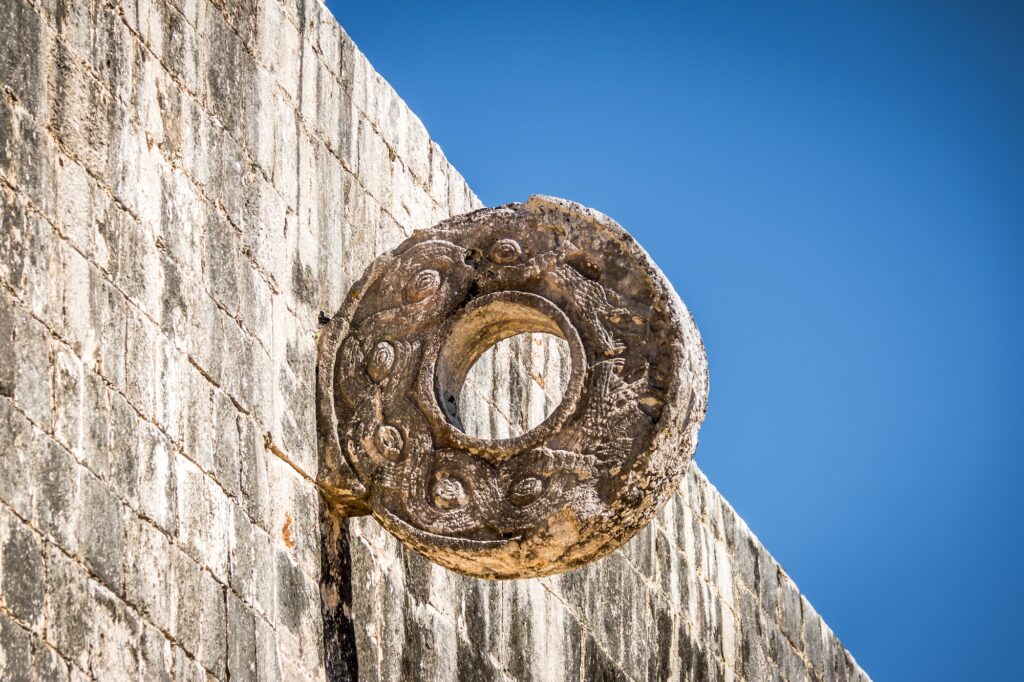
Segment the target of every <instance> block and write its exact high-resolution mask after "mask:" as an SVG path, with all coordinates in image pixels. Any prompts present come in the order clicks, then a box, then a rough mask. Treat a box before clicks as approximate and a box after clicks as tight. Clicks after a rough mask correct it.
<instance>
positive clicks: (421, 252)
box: [317, 196, 708, 578]
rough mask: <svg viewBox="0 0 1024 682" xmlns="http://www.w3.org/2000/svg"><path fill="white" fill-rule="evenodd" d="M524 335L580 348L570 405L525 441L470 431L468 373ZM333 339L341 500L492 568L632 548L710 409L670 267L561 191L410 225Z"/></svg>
mask: <svg viewBox="0 0 1024 682" xmlns="http://www.w3.org/2000/svg"><path fill="white" fill-rule="evenodd" d="M525 332H546V333H548V334H552V335H555V336H558V337H561V338H562V339H564V340H565V341H566V343H567V344H568V347H569V359H570V364H571V370H570V375H569V381H568V386H567V387H566V389H565V391H564V393H563V396H562V402H561V404H559V406H558V407H557V408H555V410H554V411H553V412H552V413H551V414H550V415H549V416H548V418H547V419H546V420H544V421H543V422H542V423H541V424H539V425H538V426H537V427H535V428H533V429H531V430H529V431H527V432H526V433H523V434H522V435H519V436H515V437H512V438H504V439H496V440H487V439H483V438H477V437H474V436H471V435H469V434H467V433H466V432H464V431H463V430H462V428H461V422H460V421H459V413H458V403H457V401H458V397H459V394H460V391H461V388H462V384H463V382H464V381H465V378H466V375H467V373H468V372H469V370H470V368H471V367H472V366H473V364H474V363H475V362H476V360H477V359H478V358H479V357H480V356H481V355H482V354H483V353H484V352H485V351H486V350H487V349H488V348H490V347H492V346H493V345H494V344H496V343H497V342H499V341H501V340H502V339H505V338H508V337H510V336H514V335H517V334H521V333H525ZM319 344H320V346H319V359H318V367H317V371H318V376H317V401H318V402H317V412H318V414H317V417H318V431H319V439H320V474H319V484H320V487H321V489H322V491H323V492H324V495H325V498H326V500H327V502H328V503H329V504H330V505H332V507H333V508H334V509H335V510H336V511H337V512H338V513H341V514H345V515H354V514H367V513H371V514H373V515H374V516H375V517H376V518H377V520H378V521H380V523H381V524H382V525H383V526H384V527H385V528H386V529H387V530H388V531H390V532H391V533H392V534H394V535H395V536H396V537H398V538H399V539H400V540H401V541H403V542H404V543H405V544H407V545H408V546H410V547H412V548H413V549H415V550H416V551H418V552H420V553H422V554H424V555H425V556H427V557H428V558H430V559H432V560H433V561H435V562H437V563H439V564H441V565H443V566H446V567H448V568H451V569H453V570H455V571H459V572H461V573H465V574H469V575H474V576H479V577H487V578H520V577H536V576H542V575H547V574H551V573H557V572H560V571H565V570H569V569H572V568H575V567H577V566H580V565H582V564H584V563H586V562H588V561H591V560H593V559H596V558H598V557H601V556H603V555H605V554H607V553H608V552H610V551H612V550H614V549H615V548H617V547H619V546H620V545H622V544H623V543H624V542H625V541H626V540H628V539H629V538H630V537H632V536H633V535H634V534H635V533H636V532H637V531H639V530H640V529H641V528H643V526H644V525H646V523H647V522H648V521H649V520H650V519H651V518H652V517H653V515H654V514H655V513H656V512H657V511H658V510H659V509H660V508H661V507H662V505H663V504H664V503H665V502H666V501H667V500H668V498H669V497H670V496H671V494H672V493H673V491H674V490H675V488H676V485H677V483H678V481H679V478H680V477H681V476H682V474H683V473H684V472H685V470H686V466H687V464H688V463H689V461H690V459H691V458H692V456H693V452H694V449H695V448H696V444H697V430H698V428H699V427H700V424H701V422H702V420H703V418H704V412H705V409H706V405H707V395H708V377H707V361H706V359H705V355H704V347H703V345H702V343H701V340H700V336H699V334H698V332H697V328H696V325H695V324H694V323H693V319H692V318H691V316H690V314H689V313H688V312H687V310H686V308H685V307H684V306H683V303H682V301H680V300H679V297H678V296H677V295H676V293H675V292H674V291H673V289H672V287H671V286H670V285H669V283H668V282H667V281H666V279H665V277H664V275H662V273H661V271H660V270H659V269H658V267H657V266H656V265H655V264H654V263H653V262H652V261H651V259H650V257H649V256H648V255H647V253H646V252H645V251H644V250H643V249H642V248H641V247H640V246H639V245H638V244H637V243H636V241H635V240H634V239H633V238H632V237H630V236H629V234H628V233H626V231H625V230H623V229H622V228H621V227H620V226H619V225H618V224H617V223H615V222H614V221H613V220H611V219H610V218H608V217H606V216H604V215H602V214H600V213H598V212H596V211H593V210H590V209H587V208H585V207H583V206H580V205H579V204H575V203H572V202H569V201H565V200H562V199H554V198H551V197H541V196H534V197H531V198H530V200H529V201H528V202H527V203H525V204H509V205H507V206H501V207H498V208H493V209H482V210H479V211H475V212H473V213H469V214H466V215H463V216H459V217H456V218H452V219H450V220H447V221H445V222H442V223H440V224H439V225H437V226H435V227H434V228H432V229H430V230H423V231H419V232H416V233H415V234H413V236H412V237H410V238H409V239H407V240H406V241H405V242H403V243H402V244H401V245H399V246H398V248H396V249H395V250H393V251H391V252H390V253H388V254H385V255H383V256H381V257H379V258H377V259H376V260H375V261H374V262H373V263H372V264H371V265H370V266H369V268H368V269H367V271H366V273H365V275H364V276H363V278H362V279H361V280H360V281H359V282H357V283H356V284H355V285H354V286H353V287H352V289H351V290H350V291H349V294H348V297H347V298H346V300H345V303H344V304H343V305H342V307H341V309H340V310H339V311H338V313H337V315H335V316H334V318H332V320H331V321H330V322H329V323H328V325H327V326H326V327H325V328H324V330H323V331H322V334H321V337H320V341H319Z"/></svg>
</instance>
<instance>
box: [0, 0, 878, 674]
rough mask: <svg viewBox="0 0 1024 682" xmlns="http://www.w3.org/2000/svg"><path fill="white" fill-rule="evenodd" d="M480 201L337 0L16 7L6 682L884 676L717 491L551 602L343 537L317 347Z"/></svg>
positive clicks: (388, 542)
mask: <svg viewBox="0 0 1024 682" xmlns="http://www.w3.org/2000/svg"><path fill="white" fill-rule="evenodd" d="M440 77H446V76H444V75H441V76H440ZM478 208H480V202H479V201H478V200H477V198H476V197H475V195H474V194H473V192H472V191H471V190H470V188H469V186H468V185H467V183H466V182H465V180H464V179H463V178H462V177H461V175H460V174H459V173H458V171H457V170H456V169H454V168H453V167H452V166H451V164H449V163H448V161H447V160H446V159H445V157H444V154H443V152H442V151H441V149H440V147H438V146H437V144H435V143H433V142H431V141H430V139H429V136H428V135H427V132H426V130H425V129H424V127H423V125H422V123H421V122H420V121H419V120H418V119H417V117H416V116H415V114H413V113H412V112H411V111H409V110H408V108H407V107H406V106H405V105H404V103H403V102H402V101H401V99H400V98H399V97H398V96H397V94H396V93H395V92H394V91H393V90H392V89H391V88H390V86H389V85H388V84H387V83H386V82H385V81H384V80H383V79H382V78H381V77H380V76H379V75H378V74H377V73H376V72H375V71H374V70H373V68H372V67H371V66H370V65H369V63H368V62H367V60H366V59H365V57H364V56H363V55H362V54H361V53H360V52H359V50H358V49H357V48H356V46H355V45H354V44H353V43H352V41H351V40H350V39H349V38H348V36H347V35H345V33H344V32H343V31H342V30H341V28H340V27H339V26H338V25H337V23H336V22H335V21H334V20H333V18H331V17H330V15H329V13H328V12H327V10H326V9H325V8H324V7H323V5H322V4H321V3H320V2H319V0H305V1H304V2H298V1H293V0H244V1H242V0H137V1H133V2H124V1H123V0H111V1H108V2H103V1H101V0H81V1H77V0H76V1H75V2H68V1H67V0H0V678H2V679H5V680H6V679H15V680H16V679H45V680H88V679H136V678H139V679H145V680H171V679H180V680H196V681H197V682H205V681H207V680H212V679H228V678H231V679H247V678H250V677H252V676H255V678H256V679H259V680H309V679H314V680H315V679H325V678H326V679H332V680H333V679H346V678H345V677H344V675H347V676H348V679H389V680H398V679H409V678H410V677H411V676H412V675H414V674H418V675H420V676H421V677H422V678H427V679H431V678H432V679H451V678H453V677H461V678H463V679H507V680H511V679H522V680H529V679H559V680H562V679H567V680H573V679H587V680H589V679H601V678H602V677H604V678H605V679H631V680H640V679H654V678H663V677H667V678H674V679H692V680H707V679H712V680H715V679H745V678H744V675H743V669H744V668H743V661H744V652H743V650H742V643H743V642H745V641H747V640H748V639H750V638H751V637H753V638H754V639H755V641H758V642H759V644H760V647H761V648H762V649H763V650H764V652H765V657H764V659H763V662H764V664H765V666H767V667H766V669H767V670H768V671H769V673H770V674H772V675H775V676H777V677H780V678H785V679H858V680H859V679H866V678H865V676H864V675H863V672H862V671H860V669H859V668H857V666H856V663H855V662H853V660H852V658H850V657H849V656H848V655H847V654H846V652H845V650H844V649H843V647H842V645H841V644H839V642H838V640H837V639H836V638H835V635H834V634H833V633H832V631H831V630H829V629H828V628H827V626H824V625H823V624H822V623H821V621H820V618H819V617H818V616H817V614H816V613H815V612H814V611H813V609H812V608H811V607H810V604H809V603H808V602H806V601H805V600H803V599H802V598H801V597H800V595H799V592H798V591H797V590H796V587H795V585H792V583H791V581H789V579H788V577H786V576H785V575H784V573H781V572H779V571H778V569H776V573H775V576H776V577H777V578H778V582H777V588H778V593H777V598H776V599H775V600H774V601H770V600H771V599H772V597H771V593H770V591H769V590H770V588H771V584H770V583H769V582H766V581H765V580H763V578H766V577H767V576H768V574H769V573H768V572H763V573H762V572H760V566H774V564H773V562H770V561H768V558H767V554H765V553H764V552H763V550H762V549H759V543H758V542H757V540H756V539H755V538H754V537H753V535H751V534H750V531H749V530H748V529H747V528H746V526H745V524H743V522H742V520H740V519H738V518H737V517H735V515H734V514H733V512H732V510H731V509H730V508H729V507H728V505H727V504H725V503H724V502H722V501H721V500H720V497H719V496H718V494H717V493H716V492H715V491H714V489H713V488H711V486H710V485H709V484H708V483H707V481H705V480H704V479H703V477H702V476H701V475H700V472H699V471H698V470H697V468H696V467H695V466H692V465H691V466H690V467H689V470H688V472H687V474H686V475H685V477H684V479H683V484H682V486H681V487H680V488H679V490H678V492H677V493H676V494H675V495H674V496H673V497H672V498H671V499H670V500H669V502H668V503H667V504H666V505H665V507H664V508H663V509H662V511H661V512H660V513H659V514H657V515H656V516H655V518H654V520H653V521H652V522H651V523H650V524H649V525H648V526H647V528H646V529H644V530H643V531H641V532H640V533H638V535H637V536H636V537H635V538H634V540H632V541H630V543H628V544H627V545H625V546H624V547H623V548H622V550H620V551H617V552H613V553H612V554H611V555H609V557H607V558H606V559H604V560H601V561H597V562H594V563H592V564H589V565H587V566H586V567H585V568H583V569H581V570H579V571H576V572H571V573H566V574H561V575H559V576H555V577H549V578H543V579H539V580H534V581H504V582H494V581H481V580H475V579H471V578H466V577H463V576H460V575H458V574H455V573H453V572H450V571H447V570H445V569H443V568H441V567H439V566H437V565H436V564H432V563H430V562H428V561H426V560H425V559H423V558H422V557H421V556H419V555H418V554H415V553H413V552H411V551H408V550H406V548H405V547H404V546H403V545H401V544H400V543H399V542H398V541H397V540H395V539H394V538H393V536H391V535H390V534H388V533H387V532H386V531H384V530H383V529H382V528H381V527H380V526H379V524H377V523H376V522H374V521H373V520H372V519H363V518H360V519H350V520H349V521H348V522H347V524H346V525H347V532H343V531H342V530H341V529H340V528H341V527H336V528H333V529H331V528H330V527H329V526H328V531H324V530H322V529H323V528H324V526H322V525H321V517H320V514H321V504H320V500H319V493H318V490H317V487H316V485H315V480H316V478H317V476H318V473H319V472H318V452H317V447H316V437H317V433H316V423H315V422H316V416H315V415H316V409H315V405H316V403H315V386H316V364H315V360H316V352H315V349H316V342H317V336H318V334H320V333H321V331H322V328H321V326H320V325H319V323H318V320H319V319H320V317H321V314H322V313H323V314H325V315H326V314H329V313H331V312H332V311H334V310H336V309H337V308H338V307H339V306H340V305H341V303H342V300H343V296H344V292H346V291H348V289H349V288H350V287H351V286H352V284H353V283H354V282H355V281H356V280H357V279H358V278H359V277H360V276H361V274H362V273H363V271H364V270H365V268H366V267H367V266H368V265H369V264H370V263H371V262H372V261H373V260H374V258H375V257H376V256H378V255H379V254H382V253H385V252H387V251H389V250H391V249H393V248H394V247H396V246H397V245H398V244H400V243H401V242H402V241H403V240H405V239H406V238H408V237H409V236H410V235H411V234H412V233H413V230H415V229H419V228H424V227H427V226H430V225H435V224H437V223H438V222H439V221H441V220H444V219H446V218H448V217H450V216H455V215H460V214H463V213H466V212H468V211H472V210H474V209H478ZM551 357H552V358H554V357H556V355H552V356H551ZM524 358H525V355H524V354H522V353H520V352H518V351H517V352H515V353H508V354H498V355H496V356H495V357H493V358H491V359H490V360H489V362H490V365H489V369H490V370H491V371H490V372H489V374H488V375H487V376H486V377H481V378H480V381H479V383H477V384H475V385H473V386H468V382H467V391H469V394H468V395H469V398H468V400H471V401H472V404H471V405H469V406H465V405H464V406H462V407H468V408H469V409H466V410H464V411H463V412H464V416H466V417H467V420H476V422H474V423H479V424H480V425H483V424H486V425H487V429H486V433H487V434H490V435H489V437H492V438H502V437H505V435H511V434H513V433H514V432H515V427H516V426H517V423H518V421H519V420H520V419H521V417H522V416H523V415H528V414H531V413H532V412H531V411H532V410H534V409H535V408H536V407H537V405H536V404H535V402H534V401H535V400H540V399H541V397H543V399H544V400H551V399H552V398H551V395H547V394H544V395H543V396H542V395H541V394H543V393H544V392H543V391H540V392H537V391H524V392H523V394H522V399H521V400H520V399H519V398H513V396H512V395H505V393H504V391H503V388H504V387H502V386H501V385H500V382H501V381H503V380H504V379H503V378H504V377H510V376H512V375H513V374H514V373H513V372H512V371H511V368H512V367H513V365H514V364H515V363H520V362H525V359H524ZM534 369H535V370H536V368H534ZM551 371H554V372H556V373H557V372H559V371H561V370H560V369H559V366H558V363H557V361H556V362H555V363H554V364H553V365H552V368H551ZM322 548H326V549H324V550H323V551H322ZM328 550H329V551H328ZM349 562H350V563H349ZM726 566H729V567H731V570H726V569H725V567H726ZM747 595H749V598H748V597H747ZM329 605H333V609H334V610H333V611H331V609H330V608H329ZM745 609H750V610H751V612H753V611H755V610H756V611H757V613H758V614H760V615H759V616H758V618H759V619H760V622H761V624H762V626H763V629H762V630H760V631H758V630H756V629H755V631H754V634H752V635H750V636H749V637H748V635H747V633H746V632H745V630H744V623H746V622H748V620H750V618H749V617H748V616H746V615H745ZM773 619H777V622H775V623H774V625H772V624H770V621H772V620H773ZM754 622H755V625H756V622H757V619H756V618H755V619H754ZM332 624H333V625H334V626H337V628H339V629H337V630H335V631H333V632H331V631H330V626H331V625H332ZM730 624H731V625H730ZM759 632H760V633H763V635H762V639H761V640H757V639H756V637H757V636H758V633H759ZM777 633H781V634H777ZM730 641H731V642H732V643H731V644H729V642H730ZM342 670H343V671H344V675H342V674H341V673H339V671H342Z"/></svg>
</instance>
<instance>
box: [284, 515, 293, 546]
mask: <svg viewBox="0 0 1024 682" xmlns="http://www.w3.org/2000/svg"><path fill="white" fill-rule="evenodd" d="M281 537H282V538H284V544H285V546H286V547H287V548H288V549H291V548H292V547H294V546H295V538H294V537H293V536H292V517H291V514H287V513H286V514H285V515H284V525H283V526H281Z"/></svg>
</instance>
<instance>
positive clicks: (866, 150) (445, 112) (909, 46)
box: [328, 0, 1024, 680]
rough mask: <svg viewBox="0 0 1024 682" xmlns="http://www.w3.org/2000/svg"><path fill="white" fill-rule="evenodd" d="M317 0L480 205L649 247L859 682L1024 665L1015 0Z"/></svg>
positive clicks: (793, 561) (720, 449) (749, 487)
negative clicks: (571, 220) (550, 205)
mask: <svg viewBox="0 0 1024 682" xmlns="http://www.w3.org/2000/svg"><path fill="white" fill-rule="evenodd" d="M328 5H329V6H331V7H332V9H333V10H334V12H335V14H336V16H338V18H339V20H340V21H341V23H342V25H343V26H345V28H346V29H347V30H348V32H349V33H350V35H352V37H353V38H354V39H355V41H356V43H357V44H358V45H359V46H360V48H361V49H362V50H363V51H364V52H365V53H366V55H367V56H368V57H369V58H370V60H371V61H372V62H373V64H374V65H375V66H376V68H377V69H378V71H380V72H381V73H382V74H383V75H384V77H385V78H387V79H388V80H389V81H390V82H391V83H392V84H393V85H394V86H395V88H396V89H397V90H398V92H399V94H400V95H401V96H402V97H403V98H404V99H405V100H406V102H408V103H409V105H410V106H411V107H412V109H413V110H414V111H416V112H417V113H418V114H419V116H420V117H421V118H422V119H423V121H424V123H425V124H426V126H427V128H428V130H429V131H430V132H431V134H432V135H433V137H434V138H435V139H436V140H438V142H439V143H440V144H441V146H442V147H443V148H444V150H445V152H446V154H447V155H448V158H449V159H451V161H452V162H453V163H454V164H455V166H456V167H457V168H459V169H460V170H461V171H462V173H463V174H464V175H465V176H466V178H467V179H468V180H469V183H470V185H471V186H472V187H473V188H474V189H475V190H476V192H477V193H478V194H479V196H480V197H481V199H483V201H484V202H485V203H486V204H488V205H495V204H501V203H505V202H508V201H518V200H524V199H526V197H527V196H528V195H529V194H531V193H544V194H554V195H558V196H563V197H567V198H570V199H573V200H576V201H579V202H582V203H584V204H587V205H590V206H593V207H595V208H598V209H600V210H602V211H604V212H605V213H607V214H609V215H611V216H612V217H613V218H615V219H616V220H618V221H619V222H621V223H622V224H623V225H624V226H625V227H626V229H628V230H629V231H631V232H632V233H633V234H634V235H635V236H636V237H637V239H639V241H640V242H641V243H642V244H643V245H644V246H645V247H646V248H647V249H648V251H650V253H651V254H652V255H653V257H654V259H655V261H657V262H658V264H659V265H661V267H662V268H663V269H664V270H665V272H666V274H667V275H668V277H669V279H671V281H672V282H673V284H674V285H675V287H676V289H677V290H678V291H679V292H680V294H681V295H682V297H683V299H684V300H685V301H686V302H687V304H688V305H689V306H690V308H691V310H692V311H693V313H694V315H695V316H696V319H697V323H698V325H699V326H700V330H701V332H702V334H703V336H704V341H705V343H706V345H707V349H708V355H709V359H710V366H711V400H710V409H709V412H708V418H707V422H706V424H705V426H704V429H703V430H702V432H701V443H700V448H699V450H698V452H697V461H698V462H699V463H700V466H701V468H703V470H704V471H705V472H706V473H707V475H708V477H709V478H710V479H711V481H712V482H713V483H714V484H715V485H716V486H717V487H718V488H719V489H720V490H721V491H722V492H723V493H724V494H725V496H726V497H727V498H728V499H729V500H730V502H731V503H732V504H733V506H734V507H735V508H736V509H737V511H738V512H739V513H740V514H741V515H742V516H743V517H744V518H745V519H746V520H747V522H748V523H749V524H750V526H751V528H752V529H753V530H754V532H755V533H757V534H758V536H760V538H761V539H762V540H763V541H764V543H765V544H766V545H767V547H768V548H769V549H770V550H771V552H772V553H773V554H774V555H775V556H776V557H777V558H778V559H779V561H780V562H781V564H782V565H783V566H784V567H785V568H786V570H787V571H788V572H789V573H790V575H792V576H793V578H794V579H795V580H796V581H797V584H798V585H800V587H801V589H802V590H803V591H804V592H805V593H806V594H807V595H808V597H809V599H810V600H811V601H812V603H813V604H814V605H815V606H816V607H817V608H818V610H819V611H820V612H821V613H822V614H823V615H824V616H825V618H826V620H827V621H828V622H829V623H830V624H831V626H832V628H833V629H834V630H835V631H836V633H837V634H838V635H839V636H840V638H842V640H843V641H844V643H845V644H846V645H847V646H848V648H850V650H851V651H852V652H853V654H854V655H855V656H856V657H857V659H858V660H859V661H860V662H861V663H862V665H863V666H864V667H865V669H866V670H867V671H868V672H869V673H870V674H871V675H873V676H874V677H875V678H876V679H879V680H904V679H920V680H989V679H1014V678H1015V679H1020V675H1021V672H1020V671H1021V666H1022V662H1021V658H1020V654H1019V650H1020V647H1021V645H1020V643H1019V639H1020V637H1021V632H1022V629H1024V626H1022V624H1021V615H1022V614H1021V611H1022V607H1024V550H1022V544H1024V533H1022V530H1024V523H1022V516H1024V515H1022V510H1021V505H1020V501H1021V499H1022V493H1021V485H1022V482H1024V476H1022V473H1024V457H1022V455H1024V415H1022V414H1021V407H1022V401H1021V399H1020V395H1021V386H1022V383H1024V371H1022V370H1024V362H1022V356H1021V349H1022V346H1024V339H1022V330H1024V325H1022V322H1024V320H1022V304H1021V295H1022V294H1024V274H1022V273H1024V234H1022V233H1024V3H1018V2H1010V1H1007V2H1004V3H995V2H978V1H975V2H969V1H964V2H961V3H952V2H942V1H938V0H936V1H931V2H924V1H922V2H884V3H883V2H873V3H863V2H846V3H836V2H809V1H807V2H789V1H780V2H772V3H763V2H761V3H750V2H728V3H725V2H715V3H712V2H687V3H661V4H658V3H639V2H633V3H624V2H623V3H603V2H593V1H589V2H564V3H552V2H544V3H532V2H516V3H501V4H499V3H485V2H444V1H443V0H442V1H439V2H431V3H424V2H415V3H414V2H377V1H374V2H370V1H369V0H364V1H363V2H329V3H328Z"/></svg>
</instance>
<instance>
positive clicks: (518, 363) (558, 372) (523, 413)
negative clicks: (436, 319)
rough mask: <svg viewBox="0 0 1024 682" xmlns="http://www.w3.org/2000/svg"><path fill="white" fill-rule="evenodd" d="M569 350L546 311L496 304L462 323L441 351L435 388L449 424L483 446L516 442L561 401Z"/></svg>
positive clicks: (569, 368)
mask: <svg viewBox="0 0 1024 682" xmlns="http://www.w3.org/2000/svg"><path fill="white" fill-rule="evenodd" d="M571 373H572V362H571V360H570V352H569V344H568V343H567V342H566V340H565V339H564V337H563V333H562V330H561V329H559V327H558V324H557V323H556V322H555V321H554V320H552V319H550V318H549V317H548V316H546V315H545V314H544V313H542V312H541V311H539V310H537V309H535V308H533V307H530V306H527V305H523V304H521V303H517V302H512V301H495V302H493V303H490V304H488V305H486V306H481V307H479V308H477V309H475V310H473V311H472V313H470V314H469V315H466V316H464V317H462V318H461V319H460V320H459V321H458V322H457V323H456V324H455V325H453V326H452V328H451V329H450V331H449V333H448V336H447V337H446V338H445V339H444V342H443V343H442V345H441V348H440V350H439V352H438V358H437V364H436V366H435V375H434V388H435V392H436V397H437V401H438V404H439V405H440V406H441V411H442V413H444V416H445V418H446V419H447V420H448V421H449V423H451V424H452V425H453V426H454V427H455V428H457V429H459V430H460V431H461V432H463V433H465V434H466V435H468V436H471V437H474V438H479V439H482V440H498V439H505V438H515V437H517V436H520V435H522V434H524V433H527V432H529V431H530V430H532V429H534V428H536V427H537V426H539V425H540V424H542V423H543V422H544V420H546V419H547V418H548V417H549V416H550V415H551V413H552V412H554V411H555V409H557V408H558V406H559V405H560V404H561V402H562V398H563V396H564V394H565V391H566V388H567V386H568V383H569V379H570V376H571Z"/></svg>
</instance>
